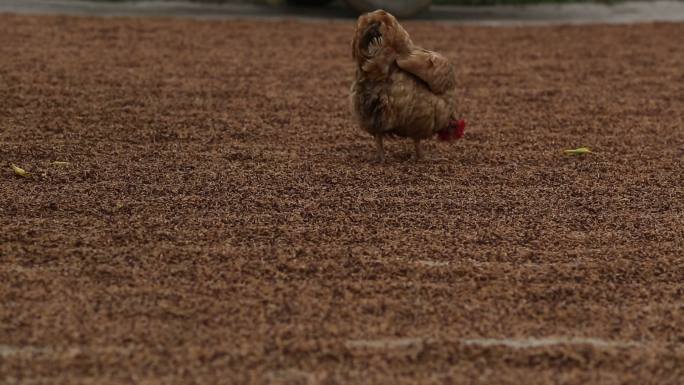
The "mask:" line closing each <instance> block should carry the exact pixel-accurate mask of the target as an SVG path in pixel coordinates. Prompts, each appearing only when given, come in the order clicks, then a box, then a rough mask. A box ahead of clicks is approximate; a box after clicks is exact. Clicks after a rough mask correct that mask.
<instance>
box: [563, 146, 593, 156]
mask: <svg viewBox="0 0 684 385" xmlns="http://www.w3.org/2000/svg"><path fill="white" fill-rule="evenodd" d="M563 152H565V153H566V154H568V155H583V154H588V153H591V150H590V149H589V148H588V147H580V148H575V149H572V150H565V151H563Z"/></svg>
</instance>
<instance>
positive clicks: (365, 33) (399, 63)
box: [351, 10, 464, 162]
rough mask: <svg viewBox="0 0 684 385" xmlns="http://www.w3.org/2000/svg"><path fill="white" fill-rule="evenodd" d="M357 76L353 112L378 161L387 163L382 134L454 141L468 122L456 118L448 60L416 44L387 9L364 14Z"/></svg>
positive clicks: (356, 48)
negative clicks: (434, 137) (370, 137)
mask: <svg viewBox="0 0 684 385" xmlns="http://www.w3.org/2000/svg"><path fill="white" fill-rule="evenodd" d="M352 57H353V59H354V61H355V64H356V77H355V79H354V82H353V84H352V87H351V109H352V114H353V116H354V117H355V119H356V120H357V121H358V124H359V126H360V127H361V128H362V129H363V130H365V131H366V132H368V133H369V134H371V135H373V137H374V138H375V145H376V150H377V155H378V160H379V161H380V162H384V160H385V152H384V148H383V138H385V137H387V136H399V137H404V138H411V139H413V141H414V145H415V152H416V159H417V160H420V159H421V158H422V157H423V152H422V149H421V140H424V139H428V138H430V137H432V136H434V135H435V134H438V135H439V138H440V139H442V140H453V139H457V138H459V137H460V136H461V135H462V134H463V128H464V123H463V121H457V120H456V119H455V117H454V108H455V96H456V95H455V94H456V77H455V71H454V68H453V66H452V64H451V63H450V62H449V60H448V59H447V58H446V57H444V56H442V55H440V54H439V53H437V52H432V51H429V50H426V49H423V48H421V47H419V46H416V45H415V44H413V42H412V41H411V38H410V37H409V34H408V33H407V32H406V30H404V28H403V27H402V26H401V25H400V24H399V22H398V21H397V19H396V18H395V17H394V16H392V15H391V14H389V13H388V12H385V11H383V10H377V11H374V12H370V13H366V14H364V15H361V16H360V17H359V19H358V21H357V24H356V31H355V33H354V39H353V41H352Z"/></svg>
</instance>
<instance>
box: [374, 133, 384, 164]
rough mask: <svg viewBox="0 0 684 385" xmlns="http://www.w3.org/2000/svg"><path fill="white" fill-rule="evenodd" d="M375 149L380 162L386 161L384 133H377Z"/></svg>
mask: <svg viewBox="0 0 684 385" xmlns="http://www.w3.org/2000/svg"><path fill="white" fill-rule="evenodd" d="M375 150H376V152H377V153H378V162H379V163H385V149H384V147H383V146H382V135H375Z"/></svg>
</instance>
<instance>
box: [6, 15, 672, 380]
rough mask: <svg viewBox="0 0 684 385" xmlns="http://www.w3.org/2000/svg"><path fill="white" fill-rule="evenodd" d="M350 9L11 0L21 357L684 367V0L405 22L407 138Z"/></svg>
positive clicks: (367, 369) (9, 339)
mask: <svg viewBox="0 0 684 385" xmlns="http://www.w3.org/2000/svg"><path fill="white" fill-rule="evenodd" d="M352 28H353V22H351V21H350V22H346V23H343V22H337V23H324V22H295V21H274V22H253V21H243V22H236V21H233V22H218V21H217V22H201V21H187V20H185V21H181V20H164V19H147V20H146V19H117V18H107V19H104V18H103V19H89V18H73V17H38V16H30V17H29V16H12V15H2V16H0V151H1V152H0V158H1V161H2V171H0V202H1V203H2V204H1V205H0V227H1V231H0V299H1V301H0V379H1V381H0V382H1V383H2V384H8V385H9V384H51V385H52V384H129V383H145V384H179V385H181V384H182V385H185V384H219V383H221V384H226V383H227V384H451V383H461V384H502V383H508V384H550V383H564V384H623V383H630V384H648V383H652V384H656V383H657V384H681V383H682V381H683V380H682V378H684V255H683V254H684V187H683V185H684V182H683V176H684V173H683V171H682V169H683V165H684V164H683V163H684V161H683V159H682V156H683V155H684V50H682V47H684V24H645V25H638V26H582V27H535V28H527V27H525V28H484V27H459V26H448V25H438V24H427V23H407V28H408V30H409V31H410V32H411V33H412V34H413V37H414V39H415V41H417V42H420V43H421V44H424V45H425V46H427V47H430V48H434V49H438V50H440V51H442V52H444V53H445V54H446V55H447V56H449V57H450V58H452V59H453V60H454V61H455V62H456V63H457V65H458V69H459V80H460V86H461V92H460V95H459V97H460V110H459V113H460V115H461V116H462V117H464V118H465V119H467V120H468V122H469V126H468V128H467V133H466V137H465V139H464V140H462V141H459V142H456V143H454V144H451V145H448V144H443V143H437V142H431V143H430V144H429V145H428V146H427V147H428V148H427V150H428V154H429V160H427V161H425V162H423V163H420V164H414V163H413V162H412V161H411V160H410V159H409V157H410V154H411V144H410V143H407V142H405V141H393V142H390V143H389V145H388V150H389V153H390V156H389V159H388V163H387V164H385V165H377V164H374V163H373V162H372V161H373V151H372V149H373V145H372V141H371V140H370V138H368V137H367V136H366V135H365V134H363V133H361V132H360V131H359V130H357V129H356V128H355V127H354V125H353V124H352V122H351V121H350V117H349V114H348V112H347V111H348V109H347V95H348V89H349V84H350V81H351V79H352V76H353V68H352V63H351V59H350V53H351V49H350V46H349V41H350V35H351V33H352ZM583 145H587V146H590V147H591V148H592V149H593V150H594V151H595V153H594V154H589V155H587V156H582V157H570V156H565V155H563V154H562V150H563V149H566V148H572V147H578V146H583ZM54 161H63V162H69V163H68V164H54V163H53V162H54ZM10 162H12V163H15V164H17V165H19V166H22V167H23V168H25V169H26V170H27V171H29V172H30V173H32V175H31V176H30V177H28V178H21V177H19V176H16V175H14V174H13V173H12V170H11V169H10V168H9V163H10Z"/></svg>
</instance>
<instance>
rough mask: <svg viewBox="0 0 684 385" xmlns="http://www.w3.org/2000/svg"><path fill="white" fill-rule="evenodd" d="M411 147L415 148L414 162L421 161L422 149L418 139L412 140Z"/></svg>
mask: <svg viewBox="0 0 684 385" xmlns="http://www.w3.org/2000/svg"><path fill="white" fill-rule="evenodd" d="M413 145H414V147H415V148H416V162H418V161H420V160H422V159H423V148H422V147H421V145H420V139H414V140H413Z"/></svg>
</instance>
